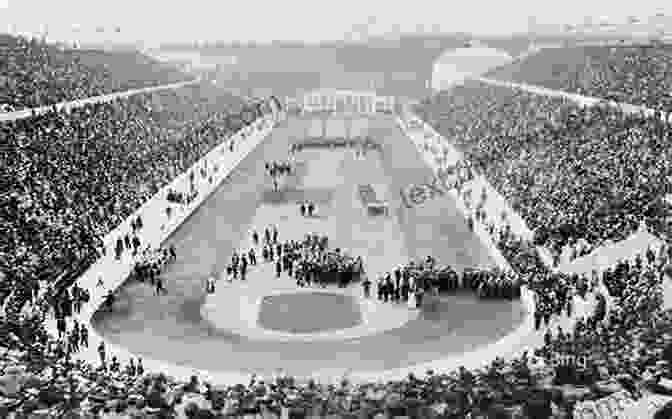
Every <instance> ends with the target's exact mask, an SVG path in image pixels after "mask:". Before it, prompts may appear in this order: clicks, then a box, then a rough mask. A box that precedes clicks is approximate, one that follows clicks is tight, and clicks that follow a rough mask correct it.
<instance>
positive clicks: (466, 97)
mask: <svg viewBox="0 0 672 419" xmlns="http://www.w3.org/2000/svg"><path fill="white" fill-rule="evenodd" d="M420 112H421V113H422V114H423V115H424V116H425V117H426V118H427V119H428V120H431V121H434V123H435V127H436V128H437V130H438V131H439V132H441V133H442V134H443V135H444V136H445V137H446V138H449V139H452V140H454V141H455V143H456V144H458V145H459V146H460V147H461V148H463V149H464V151H465V152H466V154H467V156H468V158H469V159H470V160H471V161H472V162H474V163H475V164H476V165H477V166H478V167H480V168H481V170H482V171H483V173H484V174H485V176H486V177H487V179H488V180H489V181H490V183H491V184H492V185H493V186H494V187H495V188H496V189H497V190H499V191H500V192H501V193H502V194H503V195H504V196H505V197H506V198H507V200H508V201H509V202H510V204H511V205H512V207H513V208H514V209H516V210H517V211H519V212H520V213H521V215H522V216H523V218H524V219H525V220H526V221H527V223H528V226H529V227H530V228H531V229H533V230H535V231H536V236H537V243H538V244H544V245H547V246H549V247H552V248H555V249H556V250H559V249H560V248H561V247H562V246H564V245H565V244H566V243H568V242H570V241H571V242H574V241H576V240H578V239H586V240H587V241H588V242H589V243H591V244H593V245H599V244H601V243H602V242H603V241H605V240H607V239H610V240H621V239H624V238H625V237H627V236H628V235H630V234H631V233H632V232H633V231H634V230H636V228H638V226H639V222H640V220H645V221H646V222H647V224H648V225H649V226H650V227H652V228H654V229H657V230H659V231H661V230H663V229H664V228H665V217H666V211H665V204H664V202H663V198H664V197H665V193H666V191H669V187H670V178H669V176H671V175H672V168H671V167H670V164H669V162H670V161H672V154H671V151H670V148H669V147H667V146H666V144H667V142H668V141H669V138H670V137H669V136H670V131H669V129H668V128H667V126H666V125H665V124H664V123H662V122H660V121H657V120H655V119H643V118H640V117H632V116H628V115H625V114H622V113H620V112H619V111H617V110H614V109H612V108H607V107H605V108H593V109H588V110H582V109H581V108H579V107H578V106H577V105H575V104H573V103H570V102H567V101H566V100H564V99H559V98H550V97H545V96H539V95H534V94H530V93H526V92H524V91H521V90H514V89H509V88H506V87H499V86H492V85H487V84H482V83H479V82H472V83H468V84H467V85H465V86H463V87H458V88H456V89H453V90H452V91H451V92H446V93H443V94H439V95H438V96H436V97H435V98H433V99H432V100H431V103H426V104H425V106H423V107H422V109H420Z"/></svg>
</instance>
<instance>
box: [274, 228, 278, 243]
mask: <svg viewBox="0 0 672 419" xmlns="http://www.w3.org/2000/svg"><path fill="white" fill-rule="evenodd" d="M277 242H278V227H277V226H273V243H277Z"/></svg>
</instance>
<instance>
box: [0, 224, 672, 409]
mask: <svg viewBox="0 0 672 419" xmlns="http://www.w3.org/2000/svg"><path fill="white" fill-rule="evenodd" d="M271 237H272V236H271ZM269 241H271V242H272V240H269ZM307 241H308V240H307ZM669 249H670V248H669V247H668V248H666V249H664V250H661V251H660V252H658V253H657V254H656V255H654V256H655V257H654V256H651V254H650V252H647V255H643V257H641V258H639V261H638V260H637V259H636V260H635V261H632V262H623V263H622V264H620V265H619V266H617V267H616V268H614V269H613V270H610V271H608V272H605V273H603V274H602V275H601V276H602V280H603V281H604V282H605V284H608V285H607V288H608V289H609V293H610V294H611V293H612V292H613V294H612V297H614V298H616V300H617V301H616V302H615V304H614V306H613V307H612V309H611V310H610V311H609V313H608V315H603V314H600V312H599V310H596V311H595V313H594V314H593V315H590V316H588V317H587V318H585V319H580V320H579V321H578V322H577V323H576V325H575V327H574V329H573V330H562V329H561V328H557V330H553V329H551V328H547V329H546V333H545V336H544V344H543V345H542V346H541V347H539V348H537V349H535V350H533V351H531V352H530V351H526V352H524V353H523V354H522V355H521V356H518V357H516V358H514V359H512V360H508V361H505V360H504V359H497V360H495V361H494V362H493V363H491V364H489V365H488V366H486V367H484V368H482V369H479V370H466V369H463V368H461V369H459V370H458V371H453V372H438V371H431V370H429V371H427V372H426V374H425V375H424V376H415V375H409V376H408V377H407V378H405V379H400V380H395V381H388V382H379V383H373V382H371V383H358V382H350V381H349V380H348V379H347V377H344V379H343V380H342V381H341V382H340V383H338V384H319V383H316V382H314V381H312V380H296V379H294V378H291V377H287V376H284V375H283V374H278V376H277V377H273V378H270V377H264V378H262V377H256V376H253V377H252V378H251V380H250V382H249V383H241V384H238V385H230V386H212V385H209V384H207V383H202V382H200V381H199V380H198V379H197V378H196V377H193V378H192V380H191V381H190V382H179V381H176V380H174V379H172V378H170V377H166V376H165V375H162V374H153V373H145V372H144V368H143V367H142V360H136V361H135V362H134V363H133V364H132V365H131V364H129V365H126V366H121V365H119V362H118V361H115V359H114V358H111V359H110V358H109V354H107V353H106V349H105V348H104V346H103V347H101V348H99V353H100V354H101V364H100V365H99V366H97V367H94V366H92V365H86V364H84V363H82V362H79V361H73V360H72V357H71V353H70V352H71V351H73V352H74V351H76V350H77V345H86V340H85V339H84V340H82V339H83V338H82V337H81V336H82V335H81V333H82V332H81V325H80V341H79V343H78V344H74V343H72V344H70V345H67V344H65V345H64V344H56V343H54V341H52V340H51V339H50V338H49V337H47V336H46V334H44V331H43V330H41V329H39V328H38V329H36V330H35V335H34V336H35V338H34V341H31V344H30V345H22V343H21V340H20V339H18V338H16V340H15V341H14V342H11V343H9V344H8V348H10V349H9V350H7V351H4V353H3V355H2V361H3V364H4V365H5V367H4V374H3V376H2V377H0V393H1V394H2V396H3V398H2V399H0V411H1V412H9V411H14V410H16V411H21V412H37V413H38V414H42V415H52V416H47V417H55V416H57V415H58V414H59V413H61V412H66V411H70V412H77V413H79V414H84V413H85V412H86V413H93V414H98V415H100V417H104V418H119V417H122V418H128V417H174V416H175V415H181V416H179V417H231V416H243V415H257V414H263V415H265V416H267V417H286V416H289V417H307V416H329V415H338V416H354V415H357V416H362V415H363V416H364V417H375V416H376V415H385V416H388V417H397V416H409V417H427V418H455V419H457V418H465V417H472V418H477V417H482V418H489V417H497V418H514V417H522V418H534V419H537V418H569V417H577V418H583V417H587V416H585V415H587V414H588V413H587V412H586V409H589V408H588V407H586V406H587V405H586V403H587V402H586V401H588V400H597V401H599V400H602V399H604V398H605V397H606V396H608V395H619V397H623V398H624V399H625V400H626V402H628V403H630V402H632V403H634V401H635V400H637V399H639V398H640V397H643V396H647V395H649V394H651V393H657V394H668V395H669V394H672V388H670V386H669V381H667V380H669V379H671V378H672V369H670V365H672V364H670V362H671V361H672V314H671V313H670V312H669V311H663V310H662V308H661V306H660V305H659V304H657V305H650V306H647V309H645V310H643V309H642V306H641V299H642V298H644V297H645V296H646V295H648V294H649V293H650V292H651V288H650V286H651V285H652V282H651V281H649V280H648V279H647V280H646V281H644V282H642V281H641V280H640V279H641V278H642V276H646V275H647V273H646V272H655V273H656V274H657V275H658V276H657V278H660V272H661V271H660V269H664V267H665V266H667V262H668V261H669V253H670V250H669ZM430 263H431V261H430ZM428 266H429V265H428ZM638 266H639V267H640V268H638ZM71 334H74V328H73V331H72V332H71ZM70 339H72V342H74V338H70ZM9 345H11V346H9ZM591 406H592V405H591ZM611 408H612V409H616V407H614V406H612V407H611ZM1 409H4V410H1ZM590 409H593V408H592V407H591V408H590ZM595 409H597V407H595ZM593 415H597V413H593ZM588 417H600V416H591V415H589V416H588ZM602 417H605V416H602ZM607 417H609V416H607ZM611 417H613V416H611ZM663 417H664V416H663Z"/></svg>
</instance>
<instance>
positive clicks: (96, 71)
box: [0, 34, 192, 111]
mask: <svg viewBox="0 0 672 419" xmlns="http://www.w3.org/2000/svg"><path fill="white" fill-rule="evenodd" d="M190 79H192V77H190V76H188V75H186V74H184V73H181V72H180V71H178V70H177V69H175V68H172V67H170V66H166V65H164V64H161V63H159V62H157V61H155V60H153V59H151V58H149V57H147V56H144V55H142V54H140V53H138V52H102V51H87V50H70V49H63V48H59V47H57V46H54V45H52V44H47V43H44V42H42V41H41V40H38V39H26V38H23V37H17V36H12V35H7V34H0V108H2V109H0V111H2V110H4V111H15V110H21V109H24V108H34V107H38V106H45V105H52V104H55V103H59V102H63V101H70V100H75V99H83V98H87V97H91V96H97V95H102V94H107V93H113V92H118V91H124V90H130V89H137V88H143V87H149V86H158V85H161V84H168V83H175V82H180V81H186V80H190Z"/></svg>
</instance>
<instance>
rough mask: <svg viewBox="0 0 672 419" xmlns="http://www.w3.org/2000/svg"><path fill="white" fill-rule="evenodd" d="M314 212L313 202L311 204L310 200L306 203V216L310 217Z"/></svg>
mask: <svg viewBox="0 0 672 419" xmlns="http://www.w3.org/2000/svg"><path fill="white" fill-rule="evenodd" d="M314 212H315V204H313V203H312V202H310V203H308V216H309V217H312V216H313V213H314Z"/></svg>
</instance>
